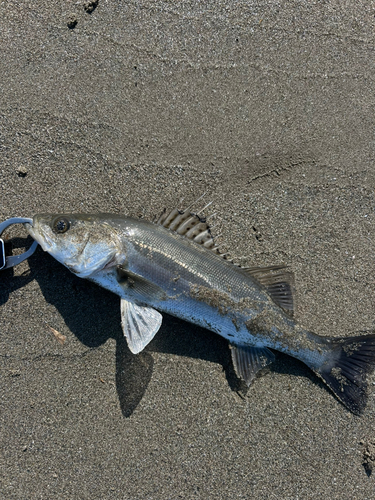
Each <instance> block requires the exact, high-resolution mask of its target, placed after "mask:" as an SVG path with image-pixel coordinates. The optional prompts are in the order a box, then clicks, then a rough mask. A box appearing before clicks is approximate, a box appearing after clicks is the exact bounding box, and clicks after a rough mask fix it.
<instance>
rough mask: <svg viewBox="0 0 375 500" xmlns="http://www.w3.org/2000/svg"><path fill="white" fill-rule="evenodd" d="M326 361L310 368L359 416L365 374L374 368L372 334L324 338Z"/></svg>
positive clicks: (364, 399)
mask: <svg viewBox="0 0 375 500" xmlns="http://www.w3.org/2000/svg"><path fill="white" fill-rule="evenodd" d="M326 341H327V344H328V345H329V346H330V347H331V349H329V355H328V356H327V359H326V361H325V362H324V363H323V365H322V366H320V367H319V369H314V371H315V372H316V373H317V375H318V376H319V377H320V378H322V379H323V381H324V382H325V383H326V384H327V385H328V387H329V388H330V389H331V390H332V391H333V392H334V394H335V395H336V396H337V398H338V399H339V400H340V401H341V402H342V403H343V404H344V405H345V406H346V407H347V408H349V410H351V411H352V412H353V413H355V414H357V415H359V414H360V413H362V411H363V410H364V408H365V406H366V402H367V380H366V379H367V374H368V373H370V372H372V371H373V370H374V368H375V334H370V335H362V336H360V337H346V338H345V337H343V338H333V337H332V338H328V339H326Z"/></svg>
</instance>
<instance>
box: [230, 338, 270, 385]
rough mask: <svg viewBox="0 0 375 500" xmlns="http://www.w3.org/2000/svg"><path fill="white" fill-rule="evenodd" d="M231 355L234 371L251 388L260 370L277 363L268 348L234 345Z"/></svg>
mask: <svg viewBox="0 0 375 500" xmlns="http://www.w3.org/2000/svg"><path fill="white" fill-rule="evenodd" d="M231 354H232V361H233V366H234V370H235V372H236V374H237V376H238V377H240V378H242V380H244V381H245V382H246V384H247V386H249V385H250V384H251V382H252V381H253V379H254V378H255V375H256V374H257V372H258V371H259V370H261V369H262V368H264V367H265V366H267V365H269V364H270V363H272V362H273V361H275V356H274V354H273V352H272V351H270V350H269V349H268V348H267V347H247V346H241V345H235V344H233V345H232V346H231Z"/></svg>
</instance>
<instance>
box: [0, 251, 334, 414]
mask: <svg viewBox="0 0 375 500" xmlns="http://www.w3.org/2000/svg"><path fill="white" fill-rule="evenodd" d="M29 267H30V271H29V272H27V273H24V274H23V275H21V276H14V275H13V270H12V269H9V270H6V271H2V272H1V281H0V305H1V304H2V303H4V302H6V300H7V299H8V297H9V294H10V293H12V292H13V291H15V290H17V289H18V288H21V287H22V286H25V285H26V284H27V283H29V282H30V281H32V280H34V279H35V280H36V281H37V282H38V284H39V287H40V289H41V291H42V293H43V296H44V298H45V300H46V301H47V302H48V303H50V304H52V305H53V306H54V307H56V309H57V310H58V311H59V313H60V314H61V316H62V317H63V319H64V322H65V323H66V325H67V327H68V328H69V329H70V331H71V332H72V333H73V334H74V335H75V336H76V337H77V339H78V340H79V341H80V342H81V343H82V344H84V345H85V346H87V347H88V348H92V349H95V348H99V347H100V346H102V345H103V344H105V342H107V340H109V339H111V338H112V339H114V340H115V341H116V390H117V394H118V398H119V403H120V408H121V411H122V414H123V415H124V417H130V416H131V415H132V413H133V412H134V410H135V409H136V408H137V406H138V404H139V403H140V401H141V400H142V398H143V395H144V393H145V391H146V389H147V387H148V384H149V382H150V380H151V377H152V373H153V365H154V359H153V357H152V353H153V352H162V353H167V354H175V355H178V356H183V357H189V358H195V359H202V360H205V361H209V362H212V363H217V364H219V365H221V366H222V369H223V371H224V372H225V376H226V379H227V381H228V384H229V387H230V389H231V390H232V391H235V392H237V393H238V394H239V395H240V396H245V395H246V393H247V392H248V387H247V386H246V384H245V383H244V382H243V381H242V380H240V379H239V378H238V377H237V376H236V374H235V371H234V368H233V365H232V361H231V355H230V349H228V342H227V340H225V339H223V338H222V337H220V336H218V335H217V334H214V333H213V332H210V331H208V330H206V329H203V328H200V327H198V326H192V325H191V324H190V323H187V322H185V321H182V320H180V319H178V318H175V317H172V316H169V315H167V314H163V322H162V326H161V328H160V330H159V332H158V333H157V335H156V336H155V338H154V339H153V340H152V342H150V344H149V345H148V346H147V347H146V348H145V349H144V351H142V352H141V353H140V354H137V355H134V354H132V353H131V352H130V350H129V348H128V346H127V342H126V339H125V338H124V335H123V333H122V329H121V315H120V300H119V298H118V297H117V296H116V295H114V294H113V293H111V292H109V291H107V290H105V289H103V288H100V287H98V286H97V285H95V284H93V283H91V282H89V281H87V280H83V279H82V278H78V277H76V276H75V275H74V274H72V273H71V272H70V271H69V270H68V269H66V268H65V267H64V266H62V265H61V264H60V263H58V262H57V261H56V260H55V259H54V258H53V257H51V256H50V255H48V254H46V253H44V252H43V251H42V250H41V249H40V247H38V249H37V250H36V252H35V253H34V255H33V256H32V257H30V258H29ZM277 354H278V356H277V359H276V361H275V362H274V363H273V364H272V365H271V367H269V369H270V370H272V371H276V372H278V373H289V374H290V373H292V374H295V375H299V376H301V375H303V376H307V377H309V378H310V379H311V380H313V381H314V382H315V383H318V384H321V385H322V386H324V384H322V383H321V382H320V381H319V379H318V378H317V377H316V376H315V375H314V374H313V373H312V372H311V371H310V370H309V369H308V368H307V367H305V366H304V365H303V363H301V362H298V361H297V360H294V359H293V360H292V359H291V358H290V357H289V356H287V355H283V354H281V353H277ZM261 374H262V372H261Z"/></svg>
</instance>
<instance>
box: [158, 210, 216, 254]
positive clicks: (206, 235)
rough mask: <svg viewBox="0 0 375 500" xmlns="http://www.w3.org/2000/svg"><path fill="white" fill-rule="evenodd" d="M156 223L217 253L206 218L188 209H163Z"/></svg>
mask: <svg viewBox="0 0 375 500" xmlns="http://www.w3.org/2000/svg"><path fill="white" fill-rule="evenodd" d="M157 224H160V225H161V226H163V227H166V228H167V229H170V230H171V231H174V232H175V233H177V234H180V235H181V236H185V237H186V238H188V239H189V240H192V241H195V243H198V244H199V245H202V246H204V247H205V248H208V249H212V250H214V251H215V252H216V253H219V251H218V247H215V241H214V238H213V236H212V234H211V230H210V227H209V225H208V223H207V221H206V219H205V218H204V217H199V215H198V214H195V213H192V212H190V211H189V209H186V210H179V209H178V208H175V209H173V210H172V211H171V212H169V213H168V212H167V211H166V210H164V212H163V213H162V214H161V216H160V217H159V219H158V221H157Z"/></svg>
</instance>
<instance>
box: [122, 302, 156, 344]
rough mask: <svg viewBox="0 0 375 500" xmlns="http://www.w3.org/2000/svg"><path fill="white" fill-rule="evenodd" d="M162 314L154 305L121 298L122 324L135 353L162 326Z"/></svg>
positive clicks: (149, 340)
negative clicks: (148, 305)
mask: <svg viewBox="0 0 375 500" xmlns="http://www.w3.org/2000/svg"><path fill="white" fill-rule="evenodd" d="M162 318H163V317H162V315H161V314H160V313H159V312H158V311H156V310H155V309H152V307H144V306H138V305H137V304H134V303H133V302H128V301H127V300H125V299H122V300H121V325H122V329H123V332H124V335H125V337H126V340H127V342H128V346H129V349H130V350H131V352H132V353H133V354H138V353H139V352H141V351H142V350H143V349H144V348H145V347H146V345H147V344H148V343H149V342H151V340H152V339H153V338H154V336H155V334H156V333H157V331H158V330H159V328H160V325H161V322H162Z"/></svg>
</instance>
